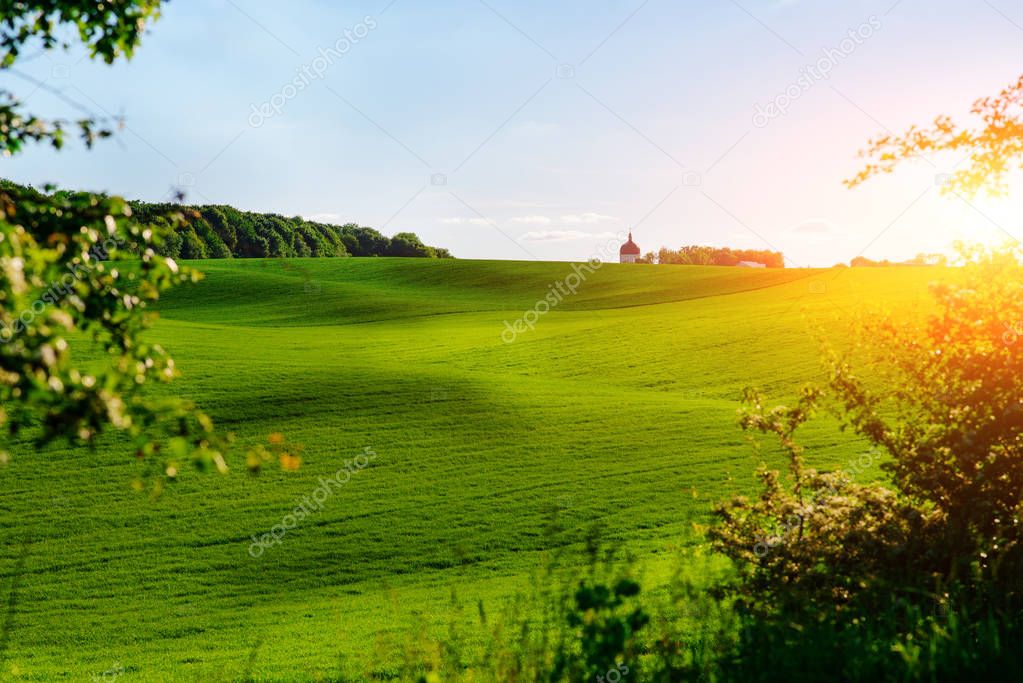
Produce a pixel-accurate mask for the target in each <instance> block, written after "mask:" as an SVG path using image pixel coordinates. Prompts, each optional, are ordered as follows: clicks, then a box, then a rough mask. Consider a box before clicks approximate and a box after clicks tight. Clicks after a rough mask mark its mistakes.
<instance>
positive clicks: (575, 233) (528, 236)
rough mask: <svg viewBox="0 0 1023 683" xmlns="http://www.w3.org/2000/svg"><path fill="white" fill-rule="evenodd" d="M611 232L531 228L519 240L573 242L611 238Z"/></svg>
mask: <svg viewBox="0 0 1023 683" xmlns="http://www.w3.org/2000/svg"><path fill="white" fill-rule="evenodd" d="M614 236H615V233H613V232H598V233H593V232H583V231H582V230H533V231H530V232H527V233H525V234H523V235H522V236H520V237H519V241H520V242H573V241H576V240H587V239H611V238H612V237H614Z"/></svg>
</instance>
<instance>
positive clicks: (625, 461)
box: [0, 258, 941, 683]
mask: <svg viewBox="0 0 1023 683" xmlns="http://www.w3.org/2000/svg"><path fill="white" fill-rule="evenodd" d="M195 265H196V266H197V267H199V268H200V269H201V270H203V271H204V272H205V273H206V275H207V278H206V280H204V281H203V282H202V283H200V284H198V285H196V286H193V287H189V288H187V289H183V290H180V291H177V292H174V293H173V294H172V295H171V296H169V297H168V298H167V299H166V301H165V302H164V303H163V305H162V307H161V310H162V318H161V320H160V322H159V323H158V325H157V326H156V328H155V329H154V330H153V332H152V333H151V336H152V337H153V338H154V339H158V340H159V341H160V342H161V343H163V344H164V345H165V346H167V347H168V348H169V349H170V350H171V352H172V353H173V354H174V356H175V358H176V360H177V362H178V365H179V366H180V368H181V370H182V373H183V377H182V379H181V380H179V381H178V382H176V383H175V384H174V385H173V387H172V388H173V390H174V392H175V394H178V395H182V396H189V397H194V398H195V399H197V401H198V402H199V403H200V404H201V405H202V406H203V408H204V409H206V410H207V411H208V412H209V413H210V414H211V415H212V416H213V417H214V418H215V419H216V420H217V422H218V424H219V425H220V427H221V428H222V429H225V430H231V431H233V432H235V433H236V435H237V437H238V440H239V441H240V442H242V443H260V442H262V443H265V442H266V440H267V437H268V435H270V434H271V433H281V434H283V435H284V437H285V438H286V439H287V441H288V442H289V443H294V444H301V445H302V446H303V447H304V450H303V465H302V468H301V469H300V470H299V471H298V472H294V473H286V472H281V471H278V470H276V469H273V470H270V471H265V472H264V473H263V474H261V475H260V476H258V477H251V476H249V475H247V474H245V472H244V465H243V463H242V462H241V461H240V457H237V456H236V458H235V459H234V460H233V461H232V462H231V463H230V464H231V465H232V468H233V472H232V473H231V474H230V475H228V476H225V477H222V476H218V475H213V474H198V473H195V472H192V471H190V470H189V471H186V472H185V473H184V474H183V476H182V477H181V478H180V481H179V482H178V483H176V484H174V485H173V486H171V487H170V488H169V489H168V490H167V491H166V492H165V493H164V495H163V496H162V497H161V498H159V499H158V500H155V501H154V500H151V499H150V498H149V497H148V496H146V495H140V494H135V493H133V492H132V490H131V488H130V482H131V480H132V478H133V477H134V476H135V474H136V473H137V472H139V471H141V469H140V466H139V465H138V464H136V463H135V462H134V461H133V458H132V456H131V453H129V452H126V450H125V449H124V448H121V447H119V445H118V444H117V443H116V442H113V441H108V442H106V443H104V444H103V445H102V446H101V447H100V448H98V449H97V450H96V451H95V452H90V451H88V450H76V451H66V450H54V451H50V452H46V453H32V452H30V451H22V452H16V455H15V458H14V460H13V461H12V462H11V464H10V465H8V466H7V467H6V468H3V469H0V494H2V495H0V522H2V529H3V532H2V533H3V543H2V544H0V615H2V617H0V618H2V620H5V621H4V622H3V623H5V624H6V626H5V629H4V630H5V632H6V633H7V634H8V635H7V636H6V640H3V641H0V666H2V668H0V680H7V679H5V678H3V677H4V676H7V677H8V678H9V679H10V680H18V681H22V680H24V681H43V680H46V681H49V680H83V679H89V678H90V677H91V676H98V675H101V674H103V673H104V672H107V671H110V670H114V669H115V668H116V669H118V670H119V671H121V673H118V677H117V680H118V681H123V682H125V683H127V682H129V681H164V680H187V681H215V680H232V679H237V678H239V677H241V676H243V675H245V674H246V673H251V675H252V676H253V677H255V678H256V679H257V680H294V676H295V675H296V674H295V672H301V673H300V675H301V676H303V677H304V678H305V679H307V680H317V679H318V678H325V677H327V678H329V677H333V678H335V679H336V678H338V677H340V676H342V675H343V676H346V677H356V678H358V677H362V676H367V675H369V674H370V673H371V672H372V671H373V669H372V665H371V664H370V662H371V661H372V660H373V656H374V652H375V651H376V649H377V644H378V642H379V640H380V639H381V637H382V635H381V634H386V633H387V632H390V631H394V630H396V629H399V628H401V627H402V626H403V624H404V623H405V622H406V621H407V619H408V618H409V615H411V614H413V613H416V612H418V613H423V614H428V615H430V618H431V619H436V620H438V621H443V619H444V614H445V612H446V611H447V609H448V606H449V604H450V601H451V597H450V595H451V590H452V588H454V589H455V590H456V592H457V593H458V595H459V596H460V598H461V599H463V600H464V601H466V602H468V603H469V604H472V603H474V602H475V600H476V599H477V598H482V599H483V600H484V601H485V602H487V603H488V604H499V603H500V602H501V600H502V596H505V595H507V594H508V593H509V592H511V591H513V590H515V589H516V587H517V586H519V585H521V582H522V581H523V580H524V578H525V577H526V576H528V574H529V573H530V571H531V570H532V569H533V568H534V567H535V566H536V565H537V562H538V558H539V556H540V553H542V552H543V551H544V550H545V549H548V547H549V538H548V537H547V536H546V535H545V534H544V533H543V529H544V527H545V525H546V523H547V520H548V518H549V514H550V511H551V509H558V510H559V514H560V519H561V521H562V523H563V524H564V525H565V526H567V527H568V528H569V532H568V535H567V537H566V540H565V542H571V541H572V540H573V539H578V538H580V536H581V530H582V529H583V528H585V527H586V526H587V525H589V524H591V523H593V522H596V521H599V522H602V523H603V524H604V525H605V527H606V529H607V535H608V537H609V538H610V539H612V540H613V541H615V542H617V543H619V544H621V545H623V546H625V547H628V548H629V549H631V550H632V551H634V552H636V553H637V555H638V556H639V557H640V558H641V560H642V561H644V562H647V563H650V565H651V566H655V565H656V563H657V558H659V557H667V556H670V554H671V552H672V548H674V547H675V546H676V545H677V544H678V543H679V542H682V541H684V540H685V539H687V538H689V537H691V535H692V532H691V530H692V523H693V522H694V521H700V520H703V519H705V517H706V514H707V511H708V510H709V509H710V506H711V505H712V504H713V502H714V501H717V500H720V499H722V498H724V497H727V496H728V495H730V494H732V493H735V492H738V491H744V490H749V489H751V488H752V486H753V484H754V479H753V472H754V470H755V468H756V466H757V465H758V464H759V463H760V461H759V460H758V459H757V458H756V457H754V456H753V455H752V452H751V450H750V448H749V445H748V444H747V442H746V440H745V437H744V435H743V434H742V433H741V432H740V431H739V430H738V429H737V427H736V426H735V422H736V420H735V411H736V408H737V407H738V404H737V400H736V399H737V396H738V392H739V391H740V390H741V388H742V387H743V386H745V385H748V384H756V385H759V386H761V387H762V388H764V389H766V390H767V391H769V392H770V393H771V394H772V395H773V396H775V397H777V398H778V399H779V400H784V399H786V398H788V397H789V396H790V395H791V394H792V392H793V391H794V389H795V388H796V387H797V386H798V385H799V384H801V383H803V382H806V381H812V380H815V379H818V378H819V375H820V372H821V366H820V363H819V357H818V353H817V348H816V342H815V341H814V339H813V335H812V332H813V330H814V329H821V330H823V331H825V333H827V334H829V335H830V336H832V337H833V338H835V339H838V340H841V338H842V334H843V330H844V329H845V327H846V324H847V322H848V320H849V319H850V317H851V316H853V315H854V314H856V313H858V312H860V311H863V310H864V309H862V308H861V302H863V301H885V302H888V304H889V305H891V306H893V307H899V308H902V307H905V308H907V310H908V309H910V308H913V307H917V306H918V305H919V304H920V303H921V302H922V301H924V299H925V296H926V283H927V282H928V281H929V280H931V279H934V278H935V277H937V276H939V275H940V274H941V271H937V270H932V269H901V268H892V269H883V270H874V269H857V270H850V269H837V270H827V271H807V270H769V271H753V270H745V269H731V268H713V267H667V266H661V267H657V266H619V265H617V264H614V265H605V266H604V267H602V268H601V269H599V270H598V271H596V272H595V273H593V274H592V275H590V276H589V277H588V278H587V280H586V282H584V283H583V284H581V285H580V286H579V288H578V292H577V294H576V295H574V296H568V297H566V298H565V299H564V300H563V301H562V302H561V303H560V304H559V305H557V306H556V307H554V308H553V309H552V310H551V311H550V312H549V313H546V314H545V315H541V316H539V320H538V322H537V324H536V326H535V329H533V330H527V331H525V332H523V333H521V334H519V335H518V336H517V338H516V339H515V340H514V342H513V343H510V344H508V343H505V342H503V341H502V338H501V334H502V330H504V329H505V325H504V322H505V321H508V322H509V323H514V321H515V320H516V319H518V318H519V317H520V316H522V315H523V313H524V312H525V311H528V310H531V309H534V307H535V306H536V303H537V301H538V300H540V299H542V298H544V296H545V295H546V294H547V292H548V291H549V288H550V287H551V286H552V283H556V282H558V281H560V280H563V279H564V278H565V277H567V276H568V274H569V273H571V272H572V269H571V265H570V264H565V263H532V262H530V263H525V262H485V261H454V260H440V259H438V260H426V259H423V260H419V259H386V258H385V259H336V260H335V259H329V260H317V259H288V260H258V259H252V260H244V261H240V260H239V261H231V260H217V261H207V262H199V263H196V264H195ZM829 427H830V425H829V424H827V422H826V421H825V422H824V423H822V424H820V425H819V426H817V427H815V428H812V429H811V431H810V436H811V439H810V440H811V442H812V446H813V448H812V449H811V450H810V452H809V458H810V460H811V461H813V462H814V463H815V464H817V465H818V466H822V467H834V466H840V465H841V464H842V463H844V462H846V461H847V460H848V459H849V458H850V457H852V456H853V455H855V454H856V453H858V452H859V450H858V449H859V448H860V445H859V444H857V443H855V442H853V441H850V440H847V439H843V438H842V436H841V435H840V434H838V433H837V432H835V431H834V430H832V429H830V428H829ZM365 448H370V449H372V451H373V452H374V453H375V454H376V457H375V458H374V459H373V460H372V462H371V463H370V464H369V466H368V467H366V468H365V469H364V470H361V471H359V472H357V473H356V474H354V475H353V476H352V478H351V480H350V481H348V482H347V483H346V484H344V485H343V486H341V487H339V488H334V489H332V493H331V494H330V496H329V497H328V498H327V499H326V500H325V501H324V502H323V504H322V507H320V508H319V509H317V510H316V511H315V512H314V513H313V514H311V515H310V516H309V517H308V518H307V519H305V520H303V521H302V522H300V523H299V524H298V526H297V528H295V529H294V530H292V531H289V532H288V533H287V535H286V536H285V537H284V539H283V541H282V543H281V544H280V545H279V546H274V547H269V548H266V549H265V552H264V553H262V554H261V555H260V556H259V557H252V556H251V554H250V552H249V549H250V546H251V545H252V543H253V537H254V536H255V537H258V536H260V535H262V534H265V533H266V532H267V531H268V530H269V529H270V528H271V527H272V526H273V525H275V524H278V523H279V522H281V520H282V517H283V516H284V515H285V514H287V513H288V512H289V511H290V510H291V509H292V508H293V507H294V506H295V505H296V501H299V500H302V499H303V497H306V496H310V495H312V494H313V492H314V491H315V490H316V489H317V487H319V486H320V485H321V484H320V481H319V480H320V477H329V476H332V475H334V474H335V473H336V472H337V471H338V470H339V468H341V467H342V466H343V464H342V463H343V461H344V460H346V459H349V460H350V459H352V458H355V457H356V456H357V455H359V454H360V453H362V452H363V451H364V449H365ZM768 453H770V451H768ZM382 605H383V606H385V607H382ZM382 611H383V612H386V613H388V614H390V615H392V618H390V619H389V620H386V621H382V620H381V619H380V617H379V614H380V613H381V612H382ZM281 624H283V625H284V626H281ZM214 645H215V647H214ZM347 679H348V678H345V680H347Z"/></svg>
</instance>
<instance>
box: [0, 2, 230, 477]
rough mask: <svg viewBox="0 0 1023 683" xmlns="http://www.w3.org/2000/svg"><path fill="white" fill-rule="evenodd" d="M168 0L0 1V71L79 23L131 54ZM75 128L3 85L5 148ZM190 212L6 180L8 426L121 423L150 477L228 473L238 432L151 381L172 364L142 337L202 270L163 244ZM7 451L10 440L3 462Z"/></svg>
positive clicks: (89, 37)
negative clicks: (162, 301)
mask: <svg viewBox="0 0 1023 683" xmlns="http://www.w3.org/2000/svg"><path fill="white" fill-rule="evenodd" d="M160 4H161V3H160V2H159V1H158V0H117V1H116V2H101V3H96V2H83V1H36V2H11V1H0V49H2V50H3V52H2V57H0V72H7V73H11V74H14V75H21V76H24V75H23V74H20V72H17V71H16V70H15V68H14V67H15V65H16V64H17V62H18V59H19V57H21V56H22V55H23V52H24V51H25V50H26V49H39V50H44V51H45V50H54V49H68V48H70V44H69V43H68V42H65V41H63V40H61V39H60V36H65V35H77V37H78V38H79V40H80V41H81V43H82V44H83V45H84V46H85V48H86V49H87V50H88V52H89V54H90V56H92V57H93V58H99V59H102V60H103V61H104V62H106V63H112V62H114V61H115V60H116V59H117V58H119V57H125V58H128V57H131V55H132V54H133V53H134V51H135V49H136V48H137V47H138V44H139V41H140V39H141V37H142V34H143V32H144V30H145V27H146V22H147V21H150V20H152V19H155V18H156V17H157V16H158V14H159V7H160ZM29 80H31V79H29ZM76 125H77V127H78V128H79V129H80V132H81V135H82V138H83V140H84V142H85V143H86V144H87V145H91V144H92V142H93V141H94V140H95V139H96V137H99V136H104V135H109V134H110V133H111V131H109V130H107V129H104V128H102V125H103V124H102V122H101V121H97V120H96V119H95V118H88V119H83V120H81V121H78V122H77V124H76ZM65 128H66V122H62V121H59V120H46V119H44V118H40V117H37V116H35V115H32V114H27V113H25V112H23V111H22V109H21V107H20V105H19V104H18V103H17V101H16V100H15V99H14V97H13V96H12V95H11V94H10V93H7V92H6V91H0V152H2V153H3V155H4V156H11V155H12V154H14V153H17V152H19V151H22V149H23V147H24V144H25V142H28V141H35V142H41V143H49V144H51V145H52V146H54V147H56V148H60V147H61V146H62V145H63V143H64V139H65V137H64V130H65ZM185 224H186V220H185V216H184V215H183V214H182V213H181V211H179V210H177V209H176V208H174V207H166V210H164V211H162V213H161V215H160V217H159V220H152V221H150V222H149V224H142V223H140V222H139V221H138V219H137V216H136V215H135V213H134V211H133V208H132V206H131V205H130V204H129V203H128V202H126V201H125V200H123V199H120V198H117V197H108V196H104V195H94V194H88V193H70V192H53V191H52V188H46V191H44V192H40V191H37V190H35V189H33V188H28V187H22V186H19V185H15V184H13V183H7V182H3V183H0V273H2V278H0V429H2V430H3V432H5V433H7V434H9V435H11V436H16V435H19V434H20V433H22V432H27V433H29V434H30V435H32V436H33V437H35V441H36V443H37V444H40V445H41V444H45V443H47V442H49V441H52V440H55V439H63V440H67V441H69V442H71V443H93V442H94V441H95V440H96V438H97V437H98V436H99V435H100V434H102V433H103V432H104V431H115V432H120V433H122V434H124V435H126V436H127V437H128V438H129V439H130V440H131V442H132V444H133V450H134V452H135V455H136V457H137V458H139V459H140V460H144V461H146V462H147V466H146V467H147V470H148V473H149V474H150V475H151V476H152V477H153V478H154V479H155V480H156V483H155V484H154V488H159V487H162V485H163V482H164V481H166V480H172V479H174V478H175V477H176V476H177V475H178V472H179V464H180V463H181V462H183V461H186V460H191V461H193V462H194V463H195V464H196V465H198V466H199V467H212V468H215V469H217V470H219V471H222V472H223V471H226V469H227V464H226V462H225V460H224V455H223V452H224V448H225V446H226V444H227V441H228V440H229V439H226V438H223V437H218V436H217V435H215V433H214V430H213V424H212V422H211V420H210V419H209V417H207V416H206V415H205V414H203V413H202V412H200V411H198V410H196V408H195V406H193V405H192V404H191V403H190V402H188V401H184V400H180V399H174V398H154V397H153V395H152V392H148V391H147V390H146V388H147V387H148V386H150V385H152V384H153V383H159V382H169V381H171V380H172V379H173V378H174V377H175V374H176V371H175V368H174V361H173V360H172V359H171V358H170V357H169V356H168V355H167V353H166V352H165V350H164V349H163V348H162V347H160V346H159V345H158V344H154V343H151V342H149V341H146V340H144V339H143V332H144V331H145V330H146V329H147V328H148V327H149V325H150V323H151V319H152V315H151V314H149V313H147V309H148V308H149V307H150V306H151V305H152V304H153V303H154V302H155V301H157V300H158V299H159V296H160V293H161V292H163V291H165V290H167V289H168V288H170V287H173V286H175V285H178V284H181V283H183V282H193V281H195V280H197V279H198V278H199V275H198V274H197V273H195V272H193V271H190V270H188V269H187V268H182V267H180V266H179V265H178V264H177V263H176V262H175V261H174V260H173V259H172V258H169V257H167V256H166V255H164V254H162V253H161V252H162V251H163V250H164V248H165V245H166V244H167V242H168V241H169V240H171V239H173V238H174V237H175V235H176V234H177V232H178V230H180V229H181V228H182V226H183V225H185ZM114 261H118V262H119V263H118V265H116V266H115V265H113V262H114ZM76 348H80V349H85V348H92V349H100V350H101V351H102V358H103V360H102V361H100V362H98V363H97V362H95V361H91V360H90V361H88V362H87V361H86V360H83V356H82V355H81V353H79V354H78V355H76V354H74V353H73V349H76ZM9 457H10V455H9V453H7V452H5V451H0V462H3V461H6V460H7V459H8V458H9ZM136 485H137V487H140V488H141V487H142V486H144V484H143V482H141V481H138V482H136Z"/></svg>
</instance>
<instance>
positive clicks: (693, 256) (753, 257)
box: [641, 244, 785, 268]
mask: <svg viewBox="0 0 1023 683" xmlns="http://www.w3.org/2000/svg"><path fill="white" fill-rule="evenodd" d="M641 261H642V262H643V263H661V264H665V263H667V264H673V265H680V266H735V265H738V264H739V262H740V261H754V262H756V263H763V264H764V265H765V266H767V267H768V268H784V267H785V256H784V255H782V253H781V252H780V251H768V250H766V249H731V248H729V247H704V246H699V245H695V244H694V245H686V246H683V247H679V248H678V249H668V248H667V247H661V249H660V250H659V251H658V252H657V253H656V254H655V253H654V252H652V251H651V252H649V253H647V254H646V255H645V256H644V257H643V258H642V259H641Z"/></svg>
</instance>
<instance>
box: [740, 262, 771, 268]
mask: <svg viewBox="0 0 1023 683" xmlns="http://www.w3.org/2000/svg"><path fill="white" fill-rule="evenodd" d="M735 265H736V267H738V268H767V264H766V263H758V262H757V261H739V262H738V263H736V264H735Z"/></svg>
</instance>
